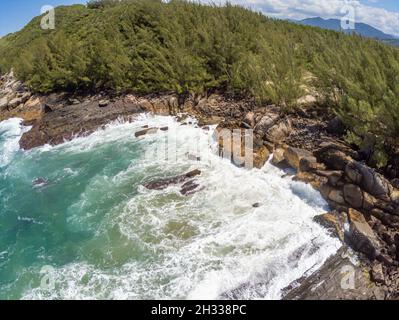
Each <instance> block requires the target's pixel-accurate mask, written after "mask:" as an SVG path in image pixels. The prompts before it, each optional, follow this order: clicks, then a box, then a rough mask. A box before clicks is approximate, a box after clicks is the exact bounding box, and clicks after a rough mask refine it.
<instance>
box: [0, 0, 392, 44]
mask: <svg viewBox="0 0 399 320" xmlns="http://www.w3.org/2000/svg"><path fill="white" fill-rule="evenodd" d="M199 1H201V2H213V3H224V0H199ZM230 2H231V3H234V4H240V5H243V6H247V7H250V8H252V9H253V10H256V11H261V12H263V13H264V14H266V15H269V16H273V17H276V18H282V19H295V20H300V19H304V18H311V17H322V18H340V17H342V16H343V13H341V10H342V8H345V3H347V4H349V5H351V6H352V7H354V8H355V21H356V22H364V23H367V24H370V25H372V26H373V27H376V28H378V29H380V30H382V31H384V32H385V33H388V34H393V35H396V36H398V37H399V1H398V0H230ZM74 3H80V4H84V3H86V0H0V37H1V36H4V35H6V34H8V33H10V32H15V31H18V30H20V29H21V28H23V26H25V25H26V24H27V23H28V22H29V21H30V20H31V19H32V18H33V17H34V16H37V15H39V14H40V10H41V8H42V6H44V5H52V6H58V5H70V4H74Z"/></svg>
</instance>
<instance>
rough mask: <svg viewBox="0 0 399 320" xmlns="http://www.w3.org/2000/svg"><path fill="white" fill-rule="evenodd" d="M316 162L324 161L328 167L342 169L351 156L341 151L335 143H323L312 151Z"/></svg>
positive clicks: (350, 159)
mask: <svg viewBox="0 0 399 320" xmlns="http://www.w3.org/2000/svg"><path fill="white" fill-rule="evenodd" d="M314 155H315V156H316V158H317V161H318V162H322V163H324V164H325V165H326V166H327V167H328V168H329V169H332V170H340V171H344V170H345V167H346V165H347V164H348V163H349V162H351V161H352V158H351V157H350V156H348V155H347V154H346V153H345V152H343V151H341V150H340V148H339V147H337V145H335V144H324V145H322V147H321V148H319V149H318V150H316V151H315V152H314Z"/></svg>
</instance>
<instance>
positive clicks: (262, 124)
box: [255, 114, 280, 134]
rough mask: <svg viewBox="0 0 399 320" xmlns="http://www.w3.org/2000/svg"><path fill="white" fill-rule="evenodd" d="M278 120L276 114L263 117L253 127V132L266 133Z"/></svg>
mask: <svg viewBox="0 0 399 320" xmlns="http://www.w3.org/2000/svg"><path fill="white" fill-rule="evenodd" d="M279 118H280V116H279V115H278V114H267V115H265V116H263V117H262V118H261V119H260V120H259V122H258V123H257V124H256V126H255V132H259V133H263V134H264V133H266V132H267V130H269V129H270V128H271V127H272V126H273V125H274V124H275V123H276V122H277V120H278V119H279Z"/></svg>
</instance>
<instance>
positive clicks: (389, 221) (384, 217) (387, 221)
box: [371, 208, 399, 228]
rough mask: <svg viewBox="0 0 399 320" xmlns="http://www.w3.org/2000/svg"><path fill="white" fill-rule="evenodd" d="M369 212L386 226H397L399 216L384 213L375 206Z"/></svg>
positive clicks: (398, 224) (398, 225)
mask: <svg viewBox="0 0 399 320" xmlns="http://www.w3.org/2000/svg"><path fill="white" fill-rule="evenodd" d="M371 214H372V215H373V216H374V217H376V218H377V219H378V220H380V221H381V222H382V223H383V224H384V225H386V226H388V227H391V228H398V227H399V217H398V216H394V215H391V214H389V213H386V212H384V211H382V210H380V209H377V208H375V209H373V210H371Z"/></svg>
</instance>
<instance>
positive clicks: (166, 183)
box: [144, 169, 201, 193]
mask: <svg viewBox="0 0 399 320" xmlns="http://www.w3.org/2000/svg"><path fill="white" fill-rule="evenodd" d="M199 175H201V171H200V170H198V169H196V170H193V171H190V172H187V173H185V174H183V175H179V176H175V177H170V178H166V179H161V180H157V181H153V182H149V183H146V184H145V185H144V187H146V188H147V189H149V190H165V189H166V188H168V187H170V186H171V185H177V184H181V183H186V182H187V181H188V180H191V179H192V178H194V177H196V176H199ZM193 186H194V183H193V182H192V181H190V183H188V184H185V185H183V187H182V193H183V191H184V192H185V193H189V192H191V191H193V190H194V189H196V188H197V186H196V187H195V188H193Z"/></svg>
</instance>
